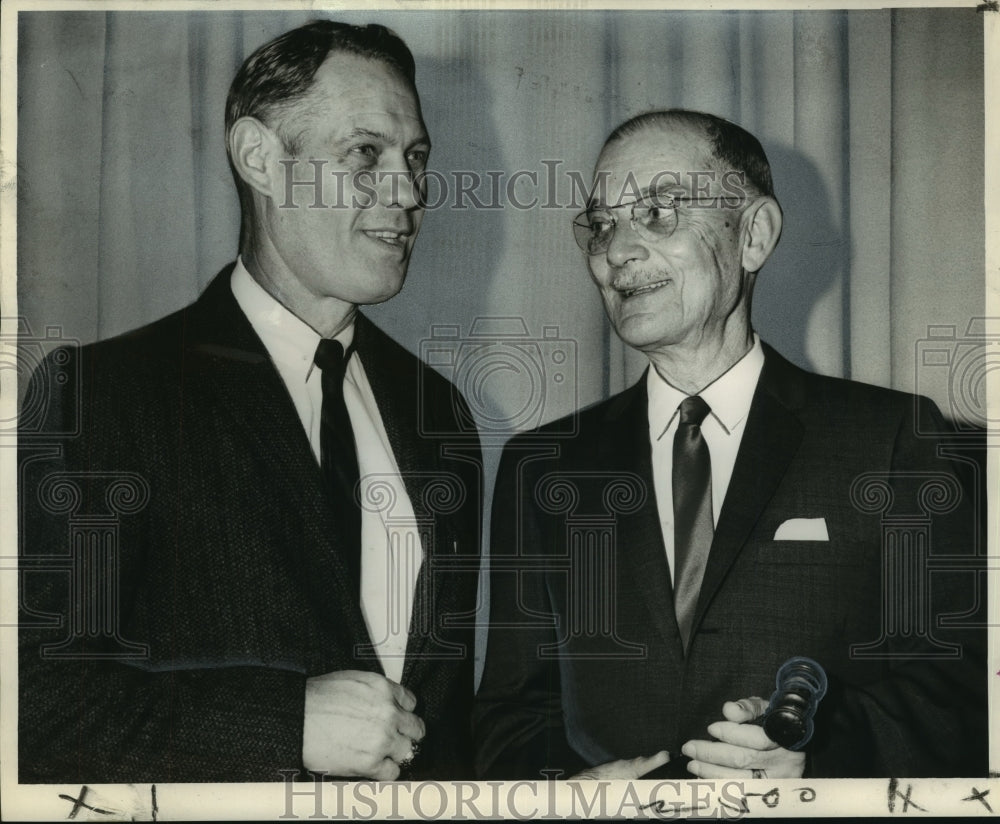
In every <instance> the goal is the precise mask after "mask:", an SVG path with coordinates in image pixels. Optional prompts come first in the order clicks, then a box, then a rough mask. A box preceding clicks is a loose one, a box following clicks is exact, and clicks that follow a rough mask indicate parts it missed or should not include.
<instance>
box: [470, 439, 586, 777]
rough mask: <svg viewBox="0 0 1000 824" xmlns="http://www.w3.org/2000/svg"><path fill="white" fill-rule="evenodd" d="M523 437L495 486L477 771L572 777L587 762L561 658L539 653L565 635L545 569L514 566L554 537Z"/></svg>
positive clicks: (507, 454)
mask: <svg viewBox="0 0 1000 824" xmlns="http://www.w3.org/2000/svg"><path fill="white" fill-rule="evenodd" d="M521 445H523V441H518V440H515V441H514V442H512V444H510V445H508V447H507V448H506V449H505V450H504V454H503V457H502V459H501V463H500V468H499V471H498V474H497V483H496V487H495V490H494V494H493V513H492V519H491V528H490V532H491V540H490V561H489V567H490V630H489V640H488V644H487V650H486V665H485V669H484V672H483V679H482V683H481V684H480V688H479V692H478V694H477V696H476V706H475V710H474V714H473V720H474V731H475V741H476V772H477V774H478V775H479V776H480V777H484V778H497V779H515V778H522V779H535V780H538V779H543V778H545V777H546V775H545V774H544V773H543V770H546V771H547V770H555V771H560V772H561V773H562V775H561V777H562V778H568V777H569V776H570V775H573V774H574V773H576V772H579V771H580V770H581V769H583V768H585V767H586V766H587V764H586V763H585V762H584V761H583V760H582V759H581V758H580V756H579V755H578V754H577V753H576V752H575V751H574V750H573V749H572V748H571V747H570V745H569V743H568V741H567V738H566V728H565V724H564V721H563V713H562V705H561V690H560V679H559V662H558V660H557V659H556V658H554V657H553V658H545V657H542V656H540V655H538V654H532V653H534V652H536V651H538V650H539V649H540V648H542V647H543V646H544V645H546V644H548V645H551V644H553V643H554V642H555V641H557V627H556V625H555V616H554V613H553V609H552V607H551V605H550V603H549V598H548V595H547V592H546V586H545V576H544V574H542V573H540V572H530V573H529V574H518V573H516V572H515V571H514V567H515V565H517V566H520V565H521V564H523V565H524V567H525V568H528V567H529V566H530V564H531V563H532V560H534V561H536V562H541V561H542V560H543V558H544V555H543V554H542V553H543V552H544V547H545V546H546V545H547V544H546V541H545V537H544V535H542V534H541V532H540V526H539V523H538V519H536V518H534V517H532V514H533V513H532V507H533V499H532V496H531V489H532V488H533V483H532V482H531V480H530V461H529V460H528V459H529V455H530V452H529V451H528V450H525V449H523V448H521ZM525 466H527V467H528V469H529V471H524V469H525ZM522 529H523V533H521V532H520V530H522ZM532 555H534V559H532V558H531V557H530V556H532Z"/></svg>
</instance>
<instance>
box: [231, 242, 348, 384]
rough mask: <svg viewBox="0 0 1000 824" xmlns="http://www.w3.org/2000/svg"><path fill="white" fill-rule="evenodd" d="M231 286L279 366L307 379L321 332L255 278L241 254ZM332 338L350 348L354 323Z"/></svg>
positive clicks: (241, 306) (304, 380) (300, 377)
mask: <svg viewBox="0 0 1000 824" xmlns="http://www.w3.org/2000/svg"><path fill="white" fill-rule="evenodd" d="M230 286H231V288H232V290H233V297H235V298H236V302H237V303H238V304H239V306H240V309H242V310H243V314H244V315H246V316H247V320H248V321H250V325H251V326H252V327H253V329H254V331H255V332H256V333H257V335H258V337H260V339H261V341H263V343H264V347H265V348H266V349H267V352H268V354H269V355H270V356H271V359H272V360H273V361H274V362H275V364H276V365H277V366H278V368H279V369H280V370H281V371H282V372H283V373H287V374H291V375H293V376H294V377H295V379H296V380H300V381H301V382H302V383H305V382H306V381H308V380H309V376H310V375H311V374H312V369H313V357H314V356H315V354H316V347H317V346H318V345H319V342H320V337H321V336H320V334H319V333H318V332H317V331H316V330H315V329H313V328H312V327H311V326H310V325H309V324H307V323H306V322H305V321H303V320H302V319H301V318H298V317H296V316H295V315H294V314H292V313H291V312H290V311H289V310H288V309H287V308H286V307H285V306H283V305H282V304H281V303H279V302H278V301H277V300H275V299H274V297H273V296H272V295H271V294H270V293H269V292H268V291H267V290H266V289H264V287H263V286H261V285H260V284H259V283H258V282H257V281H256V280H254V277H253V275H251V274H250V272H248V271H247V268H246V267H245V266H244V265H243V259H242V258H237V259H236V266H235V267H234V268H233V274H232V278H231V280H230ZM333 339H334V340H336V341H339V342H340V344H341V345H342V346H343V347H344V351H347V350H348V349H349V348H350V345H351V343H352V342H353V341H354V323H353V322H351V323H350V324H348V325H347V326H346V327H344V328H343V329H342V330H340V332H339V333H338V334H337V335H335V336H334V338H333Z"/></svg>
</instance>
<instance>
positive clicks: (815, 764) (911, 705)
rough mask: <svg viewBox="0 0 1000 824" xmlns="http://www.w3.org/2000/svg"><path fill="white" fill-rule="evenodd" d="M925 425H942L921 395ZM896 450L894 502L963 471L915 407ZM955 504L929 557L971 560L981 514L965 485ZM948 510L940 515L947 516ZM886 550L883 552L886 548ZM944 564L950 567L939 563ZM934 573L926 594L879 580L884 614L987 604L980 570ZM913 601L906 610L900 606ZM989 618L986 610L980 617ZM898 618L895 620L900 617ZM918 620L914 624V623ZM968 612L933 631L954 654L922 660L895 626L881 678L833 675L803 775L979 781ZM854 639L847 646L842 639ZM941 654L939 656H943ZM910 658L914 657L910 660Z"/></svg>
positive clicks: (978, 645)
mask: <svg viewBox="0 0 1000 824" xmlns="http://www.w3.org/2000/svg"><path fill="white" fill-rule="evenodd" d="M915 402H916V404H917V405H918V406H919V412H918V413H917V414H918V415H919V417H920V420H921V421H923V422H925V423H926V422H933V423H934V424H936V428H937V429H938V431H939V432H942V433H943V432H944V431H946V424H945V422H944V420H943V419H942V417H941V415H940V413H939V412H938V410H937V408H936V407H935V406H934V404H933V403H931V402H930V401H929V400H927V399H926V398H916V399H915ZM906 409H907V411H906V413H905V414H904V415H903V416H902V419H901V421H900V425H899V428H898V430H897V435H896V440H895V443H894V446H893V456H892V467H891V472H890V473H889V474H890V475H891V476H892V478H893V481H892V483H891V488H892V491H893V494H894V495H895V496H896V498H897V499H905V498H909V499H911V500H912V499H913V497H914V495H916V494H920V493H919V492H918V491H917V489H916V485H919V484H922V483H925V481H926V479H927V477H928V473H929V472H942V471H944V472H949V471H950V472H951V473H953V475H954V477H957V478H961V477H963V474H962V473H961V472H959V471H958V469H959V467H958V466H957V465H956V464H953V463H951V462H949V461H947V460H944V459H942V458H941V457H939V456H938V454H937V449H938V445H939V443H940V441H939V440H938V439H937V438H934V437H927V436H926V435H924V436H920V435H918V434H917V425H916V420H915V418H914V403H912V402H911V403H908V404H907V405H906ZM965 486H966V488H965V490H964V492H963V493H961V500H960V501H959V503H958V505H957V506H954V507H953V508H951V509H950V511H946V512H938V513H936V514H934V515H933V516H932V517H931V519H930V524H931V530H932V539H931V540H932V543H931V546H930V553H931V554H932V555H933V556H936V557H937V558H938V559H939V560H940V559H942V558H945V557H947V556H948V555H954V556H966V558H968V557H969V556H971V555H975V554H976V553H977V552H979V551H981V550H980V549H979V547H980V543H979V541H978V540H977V537H979V536H978V530H979V515H980V510H979V507H978V505H976V503H975V500H976V495H975V494H974V492H973V491H972V490H970V489H969V488H968V487H969V486H971V484H968V483H967V484H966V485H965ZM923 491H925V492H926V493H928V494H929V495H935V494H940V496H941V500H942V501H943V500H944V499H945V498H947V497H948V493H947V492H946V491H945V490H944V489H943V488H941V487H938V488H937V489H936V491H935V488H934V487H924V490H923ZM948 506H949V505H947V504H946V505H945V506H944V507H943V508H944V509H947V508H948ZM883 551H885V550H884V548H883ZM944 566H947V564H945V565H944ZM958 566H959V565H957V564H956V568H955V569H953V570H948V569H941V568H939V569H938V570H935V571H932V573H931V574H930V576H929V587H930V593H929V596H928V595H927V593H921V592H918V591H915V589H916V588H915V586H914V582H913V581H912V580H907V581H905V583H904V585H903V586H902V587H901V588H900V591H897V592H889V591H886V589H885V581H883V594H882V597H883V599H884V602H883V604H882V607H883V609H884V610H886V609H887V610H888V611H889V612H890V613H891V614H893V615H895V616H901V615H907V614H908V615H911V616H917V615H919V614H921V612H920V604H919V603H917V602H918V601H919V600H920V599H922V598H928V600H927V601H926V603H927V604H928V605H929V608H928V609H927V610H926V611H925V612H923V613H922V614H923V615H925V616H927V618H928V620H930V621H934V620H935V618H938V619H940V617H942V616H946V615H952V616H956V615H960V614H961V613H972V612H974V611H975V607H976V605H977V604H979V605H981V604H984V603H985V586H984V584H985V580H984V576H983V575H981V574H980V573H979V571H978V570H976V571H974V570H971V569H969V568H968V567H966V568H965V569H959V568H958ZM907 598H912V599H913V602H912V603H911V604H909V605H907V604H906V603H903V602H902V600H901V599H907ZM982 614H985V610H982V611H981V612H980V615H982ZM897 620H898V618H897ZM917 620H919V619H917ZM975 620H976V619H975V617H974V616H973V617H971V618H970V617H969V616H968V615H966V616H965V617H964V618H960V619H959V620H958V621H957V622H956V623H955V625H954V626H952V627H950V628H949V627H943V628H942V627H941V626H940V625H939V626H935V625H934V624H931V626H930V630H931V633H932V634H933V635H935V636H938V637H939V638H940V639H941V641H944V642H947V643H949V644H957V645H958V650H957V651H956V654H955V657H946V656H944V655H943V656H942V657H938V658H931V657H928V656H927V645H926V638H924V637H921V630H922V629H924V628H921V627H919V626H901V627H895V631H892V628H889V627H884V629H888V630H889V631H888V632H885V635H884V637H885V644H884V646H883V647H882V650H881V652H882V654H883V659H884V664H885V672H886V677H883V678H881V679H878V680H874V681H871V680H866V682H865V683H863V684H862V683H852V682H851V680H849V678H848V677H847V676H846V672H847V671H845V677H841V678H837V677H835V678H831V684H830V693H829V695H828V696H827V697H826V698H825V699H824V701H823V702H822V704H821V706H820V710H819V712H818V714H817V718H816V730H817V732H816V737H815V739H814V742H813V746H811V747H810V748H809V757H808V762H807V774H811V775H814V776H817V777H824V776H826V777H842V776H845V775H853V776H868V775H871V776H876V775H881V776H884V775H895V776H908V777H910V776H914V777H915V776H952V775H982V774H984V772H985V770H986V764H987V734H986V733H987V727H988V724H987V719H986V713H985V708H986V688H987V672H986V662H985V640H986V632H985V627H984V626H978V627H977V626H975ZM845 640H846V641H848V642H850V641H851V640H853V639H845ZM939 652H941V653H942V654H943V653H944V650H943V649H942V650H939ZM913 653H916V654H913Z"/></svg>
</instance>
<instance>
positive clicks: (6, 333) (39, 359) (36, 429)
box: [0, 317, 80, 443]
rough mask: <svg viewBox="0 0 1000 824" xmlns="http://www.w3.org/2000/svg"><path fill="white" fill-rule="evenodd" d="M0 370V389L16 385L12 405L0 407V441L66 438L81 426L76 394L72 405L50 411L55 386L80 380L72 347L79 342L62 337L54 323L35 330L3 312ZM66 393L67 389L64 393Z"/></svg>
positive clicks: (69, 384)
mask: <svg viewBox="0 0 1000 824" xmlns="http://www.w3.org/2000/svg"><path fill="white" fill-rule="evenodd" d="M0 329H2V331H0V372H3V373H4V374H3V385H4V390H5V391H9V390H10V389H12V388H13V387H14V386H16V387H17V397H18V399H19V403H17V404H13V403H11V404H7V403H5V404H3V406H2V407H0V409H2V410H3V411H2V412H0V443H4V442H6V441H8V440H9V441H13V439H14V436H15V435H18V436H19V437H20V438H21V439H22V440H23V439H25V438H32V437H67V436H72V435H76V434H78V432H79V427H80V414H79V408H78V404H79V400H78V396H74V398H73V399H72V405H71V407H68V408H61V409H60V410H59V415H58V418H55V417H53V416H52V415H51V413H52V412H53V402H54V398H53V397H52V393H53V391H54V390H58V388H59V387H69V386H72V385H74V384H76V385H79V377H80V375H79V371H80V366H79V362H78V361H77V360H76V358H74V357H73V356H72V349H74V348H76V347H79V345H80V341H79V340H76V339H75V338H67V337H65V336H64V335H63V332H62V329H61V328H60V327H58V326H46V327H45V331H44V333H43V334H40V335H35V334H33V332H32V329H31V326H30V325H29V323H28V321H27V319H25V318H23V317H18V318H13V317H5V318H3V319H2V320H0ZM67 397H68V394H67Z"/></svg>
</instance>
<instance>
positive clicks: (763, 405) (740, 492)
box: [694, 344, 803, 629]
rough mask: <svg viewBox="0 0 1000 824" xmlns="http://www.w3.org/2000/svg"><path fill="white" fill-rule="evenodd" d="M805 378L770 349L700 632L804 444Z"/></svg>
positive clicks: (710, 570)
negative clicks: (800, 412) (797, 412)
mask: <svg viewBox="0 0 1000 824" xmlns="http://www.w3.org/2000/svg"><path fill="white" fill-rule="evenodd" d="M802 398H803V387H802V380H801V373H800V372H799V371H798V370H797V369H796V368H795V367H794V366H792V365H791V364H790V363H788V362H787V361H786V360H785V359H784V358H782V357H781V356H780V355H778V354H777V353H776V352H775V351H774V350H773V349H771V347H769V346H768V345H767V344H764V368H763V371H762V372H761V376H760V380H759V382H758V384H757V390H756V392H755V393H754V398H753V403H752V404H751V406H750V413H749V416H748V417H747V424H746V429H745V431H744V433H743V440H742V442H741V443H740V450H739V453H738V454H737V457H736V464H735V466H734V467H733V475H732V479H731V480H730V482H729V489H728V491H727V492H726V499H725V502H724V503H723V505H722V511H721V513H720V514H719V523H718V525H717V527H716V530H715V537H714V539H713V541H712V549H711V552H710V553H709V556H708V563H707V565H706V567H705V577H704V578H703V580H702V584H701V594H700V595H699V597H698V612H697V615H696V616H695V623H694V628H695V629H697V627H698V624H699V623H700V622H701V619H702V617H703V616H704V614H705V611H706V610H707V609H708V605H709V603H710V602H711V600H712V598H713V597H714V595H715V593H716V592H717V591H718V589H719V586H720V585H721V584H722V581H723V579H724V578H725V576H726V573H727V572H728V571H729V569H730V567H731V566H732V565H733V562H734V561H735V560H736V557H737V556H738V555H739V553H740V550H741V549H742V548H743V546H744V544H745V542H746V540H747V537H748V536H749V534H750V531H751V530H752V529H753V527H754V525H755V524H756V523H757V521H758V519H759V518H760V516H761V514H762V513H763V511H764V508H765V507H766V506H767V503H768V501H770V499H771V497H772V496H773V495H774V492H775V490H776V489H777V488H778V484H779V483H780V482H781V479H782V478H783V477H784V475H785V472H786V471H787V469H788V466H789V464H790V463H791V461H792V458H793V457H794V456H795V453H796V452H797V451H798V448H799V444H800V442H801V440H802V423H801V422H800V420H799V418H798V417H797V416H796V415H795V414H794V410H797V409H798V408H800V407H801V404H802Z"/></svg>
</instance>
